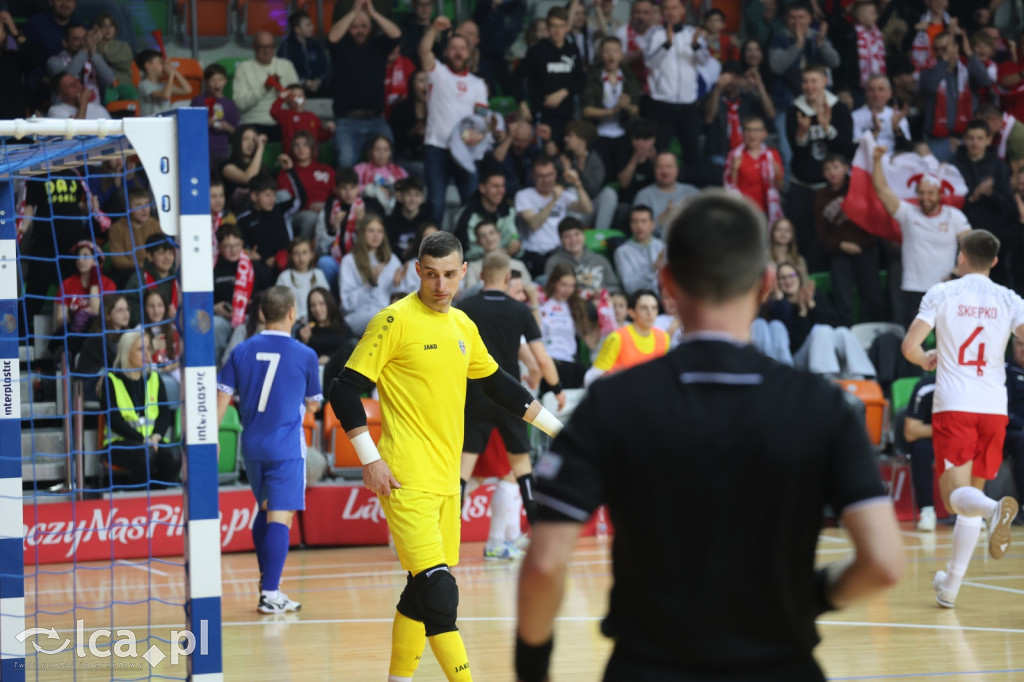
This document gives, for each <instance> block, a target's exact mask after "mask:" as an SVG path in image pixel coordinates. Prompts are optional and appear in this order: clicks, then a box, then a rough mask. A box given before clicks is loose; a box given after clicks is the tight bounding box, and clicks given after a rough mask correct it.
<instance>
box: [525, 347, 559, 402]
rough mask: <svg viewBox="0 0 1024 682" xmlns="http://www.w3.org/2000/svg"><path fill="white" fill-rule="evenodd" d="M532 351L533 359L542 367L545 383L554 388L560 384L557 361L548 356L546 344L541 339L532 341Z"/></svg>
mask: <svg viewBox="0 0 1024 682" xmlns="http://www.w3.org/2000/svg"><path fill="white" fill-rule="evenodd" d="M530 350H531V351H532V352H533V357H534V358H536V359H537V364H538V365H539V366H540V371H541V376H543V377H544V381H546V382H548V383H549V384H550V385H552V386H557V385H558V384H560V383H561V379H559V378H558V368H557V367H556V366H555V361H554V360H552V359H551V356H550V355H549V354H548V349H547V348H545V347H544V342H543V341H541V340H539V339H538V340H537V341H531V342H530ZM556 392H557V391H556Z"/></svg>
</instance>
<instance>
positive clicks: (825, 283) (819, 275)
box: [808, 272, 832, 300]
mask: <svg viewBox="0 0 1024 682" xmlns="http://www.w3.org/2000/svg"><path fill="white" fill-rule="evenodd" d="M808 278H809V279H810V280H811V281H812V282H814V289H815V290H816V291H820V292H821V293H822V294H823V295H824V296H826V297H827V298H828V299H830V300H831V298H832V273H831V272H812V273H811V274H810V275H808Z"/></svg>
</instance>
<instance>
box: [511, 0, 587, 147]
mask: <svg viewBox="0 0 1024 682" xmlns="http://www.w3.org/2000/svg"><path fill="white" fill-rule="evenodd" d="M568 30H569V17H568V14H567V13H566V10H565V9H564V8H562V7H553V8H551V10H550V11H548V36H549V37H548V38H547V39H545V40H541V41H540V42H538V43H537V44H536V45H534V46H533V47H531V48H530V49H529V50H528V51H527V52H526V57H525V58H524V59H523V63H522V65H521V66H520V67H519V68H520V75H521V76H522V77H523V80H524V81H525V88H526V93H525V94H526V96H525V97H523V98H522V101H521V102H520V105H519V111H520V115H522V116H523V118H525V119H527V120H531V119H533V120H535V122H536V123H537V124H538V125H539V124H543V125H547V126H550V127H551V139H552V140H556V141H561V140H562V138H563V137H564V136H565V124H566V123H568V122H569V121H571V120H572V119H573V117H574V110H575V107H574V105H573V98H574V97H576V96H578V95H579V94H580V93H582V92H583V83H584V78H585V75H584V72H583V61H582V59H581V58H580V53H579V50H577V49H576V46H575V45H573V44H571V43H569V42H567V41H566V40H565V36H566V33H567V32H568Z"/></svg>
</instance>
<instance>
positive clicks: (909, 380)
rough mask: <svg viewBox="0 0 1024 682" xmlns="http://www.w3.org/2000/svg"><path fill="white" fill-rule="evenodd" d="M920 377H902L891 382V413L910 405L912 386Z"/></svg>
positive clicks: (915, 384)
mask: <svg viewBox="0 0 1024 682" xmlns="http://www.w3.org/2000/svg"><path fill="white" fill-rule="evenodd" d="M920 380H921V379H920V377H904V378H902V379H897V380H896V381H894V382H892V389H891V390H892V399H891V402H892V413H893V414H896V412H897V411H898V410H902V409H903V408H904V407H906V406H907V405H909V404H910V396H911V394H913V392H914V386H917V382H918V381H920Z"/></svg>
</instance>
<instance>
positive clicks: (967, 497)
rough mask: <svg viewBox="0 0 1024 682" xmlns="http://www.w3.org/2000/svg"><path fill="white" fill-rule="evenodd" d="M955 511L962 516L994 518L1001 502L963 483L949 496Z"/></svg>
mask: <svg viewBox="0 0 1024 682" xmlns="http://www.w3.org/2000/svg"><path fill="white" fill-rule="evenodd" d="M949 502H950V504H952V505H953V511H955V512H956V513H957V514H959V515H961V516H982V517H984V518H986V519H989V518H992V515H993V514H995V513H996V509H998V508H999V503H998V502H996V501H995V500H993V499H992V498H991V497H989V496H988V495H986V494H985V493H983V492H982V491H980V490H978V489H977V488H975V487H973V486H969V485H962V486H960V487H959V488H957V489H956V490H954V491H953V492H952V493H951V494H950V496H949Z"/></svg>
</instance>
